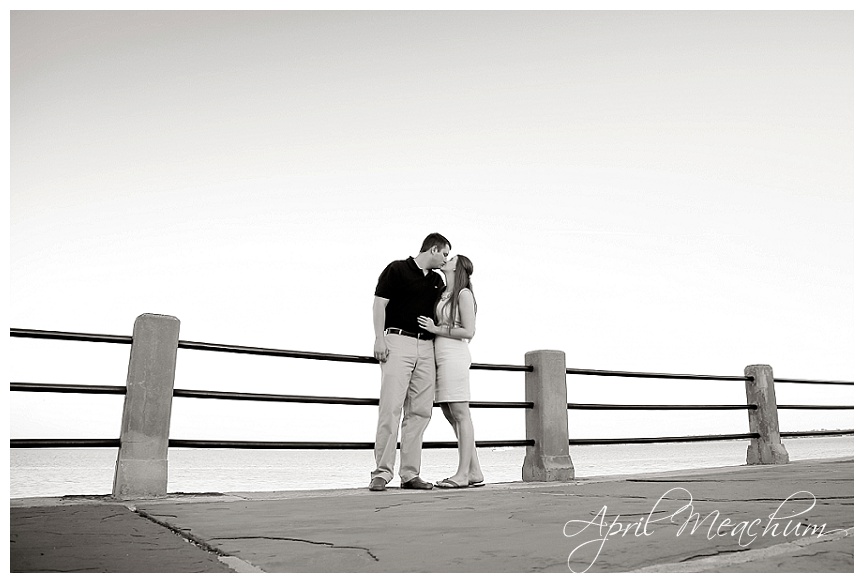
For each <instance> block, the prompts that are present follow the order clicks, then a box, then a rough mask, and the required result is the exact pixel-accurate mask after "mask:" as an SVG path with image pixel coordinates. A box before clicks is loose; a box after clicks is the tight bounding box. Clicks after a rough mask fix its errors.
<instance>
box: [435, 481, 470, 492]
mask: <svg viewBox="0 0 864 583" xmlns="http://www.w3.org/2000/svg"><path fill="white" fill-rule="evenodd" d="M435 485H436V486H437V487H438V488H443V489H445V490H448V489H449V490H454V489H456V488H470V487H471V484H459V483H457V482H454V481H453V480H451V479H450V478H447V479H446V480H441V481H440V482H435Z"/></svg>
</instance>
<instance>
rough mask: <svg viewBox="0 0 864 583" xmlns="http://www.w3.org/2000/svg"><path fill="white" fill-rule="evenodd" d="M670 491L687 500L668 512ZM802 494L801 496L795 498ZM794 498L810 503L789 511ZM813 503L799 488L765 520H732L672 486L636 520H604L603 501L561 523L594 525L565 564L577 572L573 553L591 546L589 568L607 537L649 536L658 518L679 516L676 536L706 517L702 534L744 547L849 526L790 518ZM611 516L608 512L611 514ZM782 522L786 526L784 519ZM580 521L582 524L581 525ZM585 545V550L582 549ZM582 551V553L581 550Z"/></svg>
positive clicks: (568, 531)
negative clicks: (701, 509) (592, 512)
mask: <svg viewBox="0 0 864 583" xmlns="http://www.w3.org/2000/svg"><path fill="white" fill-rule="evenodd" d="M673 492H678V493H681V492H683V493H685V494H686V498H687V500H686V502H685V503H684V504H683V505H682V506H681V507H679V508H678V509H677V510H675V511H674V512H672V513H671V514H669V513H668V511H664V510H662V509H660V508H658V507H660V506H661V504H662V503H663V502H664V501H667V502H672V503H680V501H674V500H669V499H667V497H668V496H669V495H670V494H672V493H673ZM799 494H800V495H801V497H799V498H796V497H798V496H799ZM793 499H794V500H795V502H801V501H802V499H803V500H804V501H807V500H809V501H810V505H809V506H808V507H807V508H806V509H804V510H801V511H797V512H795V511H792V510H791V509H788V508H785V509H784V506H785V505H786V504H787V503H788V502H789V501H790V500H793ZM814 506H816V496H814V495H813V494H812V493H811V492H808V491H806V490H799V491H798V492H795V493H794V494H792V495H791V496H788V497H787V498H786V499H785V500H783V502H781V503H780V505H779V506H778V507H777V509H776V510H775V511H774V512H772V513H771V514H769V515H768V517H767V518H766V519H765V521H764V526H763V519H762V518H756V519H754V520H742V521H739V522H733V521H732V520H730V519H728V518H724V519H723V520H720V511H719V510H713V511H711V512H709V513H708V514H706V515H705V517H704V518H702V516H701V515H700V514H699V513H698V512H696V509H695V508H694V506H693V495H692V494H691V493H690V491H689V490H687V489H686V488H677V487H676V488H671V489H669V490H667V491H666V492H665V493H664V494H663V495H662V496H661V497H660V498H659V499H658V500H657V502H656V503H655V504H654V506H653V507H652V508H651V512H649V513H648V515H647V516H643V517H641V518H640V519H639V520H638V521H636V522H621V521H620V520H619V519H620V518H621V515H620V514H619V515H616V516H615V518H613V519H612V521H611V522H609V521H607V519H606V515H607V511H608V509H607V507H606V506H605V505H604V506H603V507H602V508H601V509H600V511H599V512H598V513H597V515H596V516H594V518H592V519H591V520H569V521H567V524H565V525H564V536H566V537H568V538H570V537H577V536H579V535H582V534H583V533H584V534H585V535H586V537H592V533H593V532H594V529H592V530H589V528H591V527H592V526H593V527H596V536H595V537H594V538H588V540H585V541H584V542H581V543H580V544H579V545H578V546H577V547H576V548H574V549H573V550H572V551H571V552H570V555H569V556H568V557H567V568H569V569H570V571H571V572H573V573H576V572H577V571H574V570H573V568H572V567H571V566H570V563H571V561H572V560H573V559H574V555H577V553H579V551H582V552H583V553H585V554H586V555H587V556H590V555H588V553H589V552H590V551H591V549H595V548H596V551H595V552H594V558H593V559H592V560H591V564H589V565H588V566H587V567H586V568H585V569H584V570H582V571H579V572H580V573H584V572H586V571H588V569H590V568H591V567H592V566H593V565H594V563H595V562H596V561H597V558H598V557H599V556H600V552H601V551H602V550H603V546H604V545H605V544H606V541H607V540H609V538H610V537H621V538H624V537H626V536H627V535H628V534H630V535H632V536H633V537H636V538H639V537H649V536H651V535H652V534H654V530H652V529H651V525H653V524H659V523H661V522H666V521H668V522H670V523H671V524H678V523H677V522H676V517H681V518H682V519H683V522H682V523H681V526H680V527H679V528H678V532H677V533H676V534H675V536H681V535H682V534H685V533H686V531H687V526H688V525H690V524H691V523H692V528H691V529H690V532H689V534H690V535H694V534H696V533H697V531H698V530H699V529H700V528H702V527H703V526H704V525H705V524H706V523H708V520H709V518H710V519H711V520H710V524H708V527H707V529H706V530H705V535H706V536H707V537H708V540H713V539H714V538H717V537H725V536H728V537H730V538H737V539H738V545H739V546H740V547H742V548H747V547H749V546H750V545H751V544H753V541H755V540H756V539H757V538H760V537H764V536H771V537H775V536H784V537H786V536H789V535H795V536H808V535H814V534H815V535H816V536H817V538H819V537H822V536H825V535H828V534H833V533H836V532H847V531H848V529H835V530H831V531H826V526H827V525H826V524H822V525H812V524H806V523H802V522H800V521H798V522H793V520H792V519H794V518H797V517H799V516H802V515H804V514H806V513H808V512H810V511H811V510H812V509H813V507H814ZM658 512H661V513H662V514H663V516H662V517H655V513H658ZM610 516H611V514H610ZM718 520H720V523H719V524H718V523H717V521H718ZM783 521H786V522H785V526H784V523H783ZM580 525H581V526H580ZM583 549H584V550H583ZM580 554H581V553H580Z"/></svg>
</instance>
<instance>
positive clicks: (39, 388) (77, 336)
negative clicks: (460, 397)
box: [10, 328, 854, 449]
mask: <svg viewBox="0 0 864 583" xmlns="http://www.w3.org/2000/svg"><path fill="white" fill-rule="evenodd" d="M10 335H11V336H12V337H17V338H34V339H48V340H65V341H82V342H102V343H112V344H133V337H132V336H117V335H108V334H88V333H77V332H57V331H46V330H32V329H22V328H12V329H11V330H10ZM176 349H185V350H198V351H210V352H222V353H231V354H252V355H261V356H276V357H285V358H299V359H312V360H324V361H331V362H346V363H356V364H378V361H377V360H376V359H374V358H372V357H366V356H352V355H344V354H330V353H320V352H304V351H296V350H284V349H274V348H259V347H250V346H236V345H227V344H213V343H205V342H191V341H186V340H178V341H177V342H176ZM471 369H472V370H488V371H507V372H523V373H526V379H527V375H528V374H530V373H533V372H534V368H533V367H532V366H530V365H507V364H481V363H474V364H472V365H471ZM564 374H566V375H593V376H606V377H628V378H647V379H664V380H690V381H736V382H741V381H744V382H752V381H753V380H754V378H753V377H752V376H716V375H694V374H672V373H653V372H628V371H610V370H594V369H578V368H566V369H564ZM773 381H774V382H776V383H799V384H819V385H846V386H852V385H854V383H853V382H851V381H817V380H808V379H773ZM526 388H527V387H526ZM10 390H11V391H17V392H32V393H46V392H53V393H79V394H91V395H92V394H108V395H127V388H126V386H118V385H81V384H49V383H27V382H12V383H10ZM565 393H566V388H565ZM171 395H172V396H173V397H181V398H194V399H219V400H235V401H258V402H282V403H316V404H328V405H334V404H338V405H363V406H377V405H378V399H374V398H350V397H333V396H323V397H322V396H307V395H282V394H268V393H249V392H227V391H207V390H188V389H173V390H172V394H171ZM563 398H564V399H565V400H566V396H565V397H563ZM469 405H470V407H472V408H491V409H505V408H506V409H525V410H530V409H533V408H534V406H535V403H533V402H530V401H522V402H498V401H471V402H470V403H469ZM562 406H563V405H562ZM853 408H854V407H853V406H850V405H777V409H799V410H808V409H809V410H817V409H819V410H828V409H833V410H851V409H853ZM757 409H758V406H757V405H755V404H752V403H748V404H746V405H723V404H720V405H651V404H644V405H640V404H625V405H616V404H599V403H566V410H568V411H569V410H580V411H599V410H610V411H616V410H617V411H621V410H644V411H649V410H651V411H685V410H715V411H716V410H747V411H748V412H751V413H752V412H753V411H755V410H757ZM775 414H776V411H775ZM564 423H566V419H565V421H564ZM751 427H752V426H751ZM526 429H527V428H526ZM853 434H854V431H853V430H851V429H848V430H847V429H844V430H828V431H826V430H820V431H803V432H802V431H798V432H785V433H783V432H780V433H779V436H780V437H815V436H829V435H830V436H835V435H853ZM526 437H528V438H527V439H524V440H499V441H477V442H476V445H477V446H478V447H513V446H526V447H532V446H534V445H535V440H534V439H531V438H530V436H526ZM760 437H764V436H762V435H760V433H757V432H753V431H751V432H749V433H738V434H725V435H689V436H670V437H644V438H622V439H618V438H612V439H569V445H602V444H643V443H678V442H697V441H724V440H737V439H751V440H754V439H758V438H760ZM121 445H122V436H121V438H117V439H11V440H10V447H12V448H49V447H50V448H72V447H88V448H89V447H114V448H117V447H120V446H121ZM457 446H458V444H457V443H456V442H451V441H442V442H434V441H433V442H424V444H423V447H424V448H432V449H435V448H456V447H457ZM168 447H184V448H235V449H373V448H374V443H367V442H319V441H223V440H194V439H168Z"/></svg>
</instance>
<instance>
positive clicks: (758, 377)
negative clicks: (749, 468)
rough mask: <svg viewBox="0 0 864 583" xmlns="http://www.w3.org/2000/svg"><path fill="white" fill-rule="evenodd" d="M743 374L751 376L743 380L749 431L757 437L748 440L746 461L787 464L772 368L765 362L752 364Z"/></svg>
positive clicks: (750, 463)
mask: <svg viewBox="0 0 864 583" xmlns="http://www.w3.org/2000/svg"><path fill="white" fill-rule="evenodd" d="M744 374H745V375H746V376H748V377H753V380H752V381H751V380H747V381H746V383H747V384H746V388H747V404H748V405H756V409H749V410H748V414H749V418H750V433H758V434H759V438H758V439H757V438H753V439H751V440H750V445H749V446H748V447H747V464H748V465H756V464H788V463H789V454H788V453H786V447H785V446H784V445H783V444H782V443H780V422H779V420H778V418H777V399H776V398H775V396H774V371H773V370H772V369H771V367H770V366H768V365H767V364H751V365H750V366H748V367H747V368H745V369H744Z"/></svg>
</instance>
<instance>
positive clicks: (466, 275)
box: [441, 255, 477, 326]
mask: <svg viewBox="0 0 864 583" xmlns="http://www.w3.org/2000/svg"><path fill="white" fill-rule="evenodd" d="M472 273H474V264H473V263H472V262H471V260H470V259H468V258H467V257H465V256H464V255H459V256H458V257H456V272H455V273H454V274H453V276H454V278H453V295H451V296H450V297H449V298H448V299H447V303H445V304H444V307H443V309H442V310H441V311H442V312H445V311H446V310H447V309H448V306H449V309H450V317H449V318H448V321H449V322H450V325H451V326H452V325H453V324H455V323H456V309H457V308H458V306H459V294H460V293H461V292H462V290H463V289H466V288H467V289H469V290H471V297H472V298H473V299H474V312H475V313H476V312H477V298H475V297H474V287H473V286H472V285H471V274H472Z"/></svg>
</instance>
